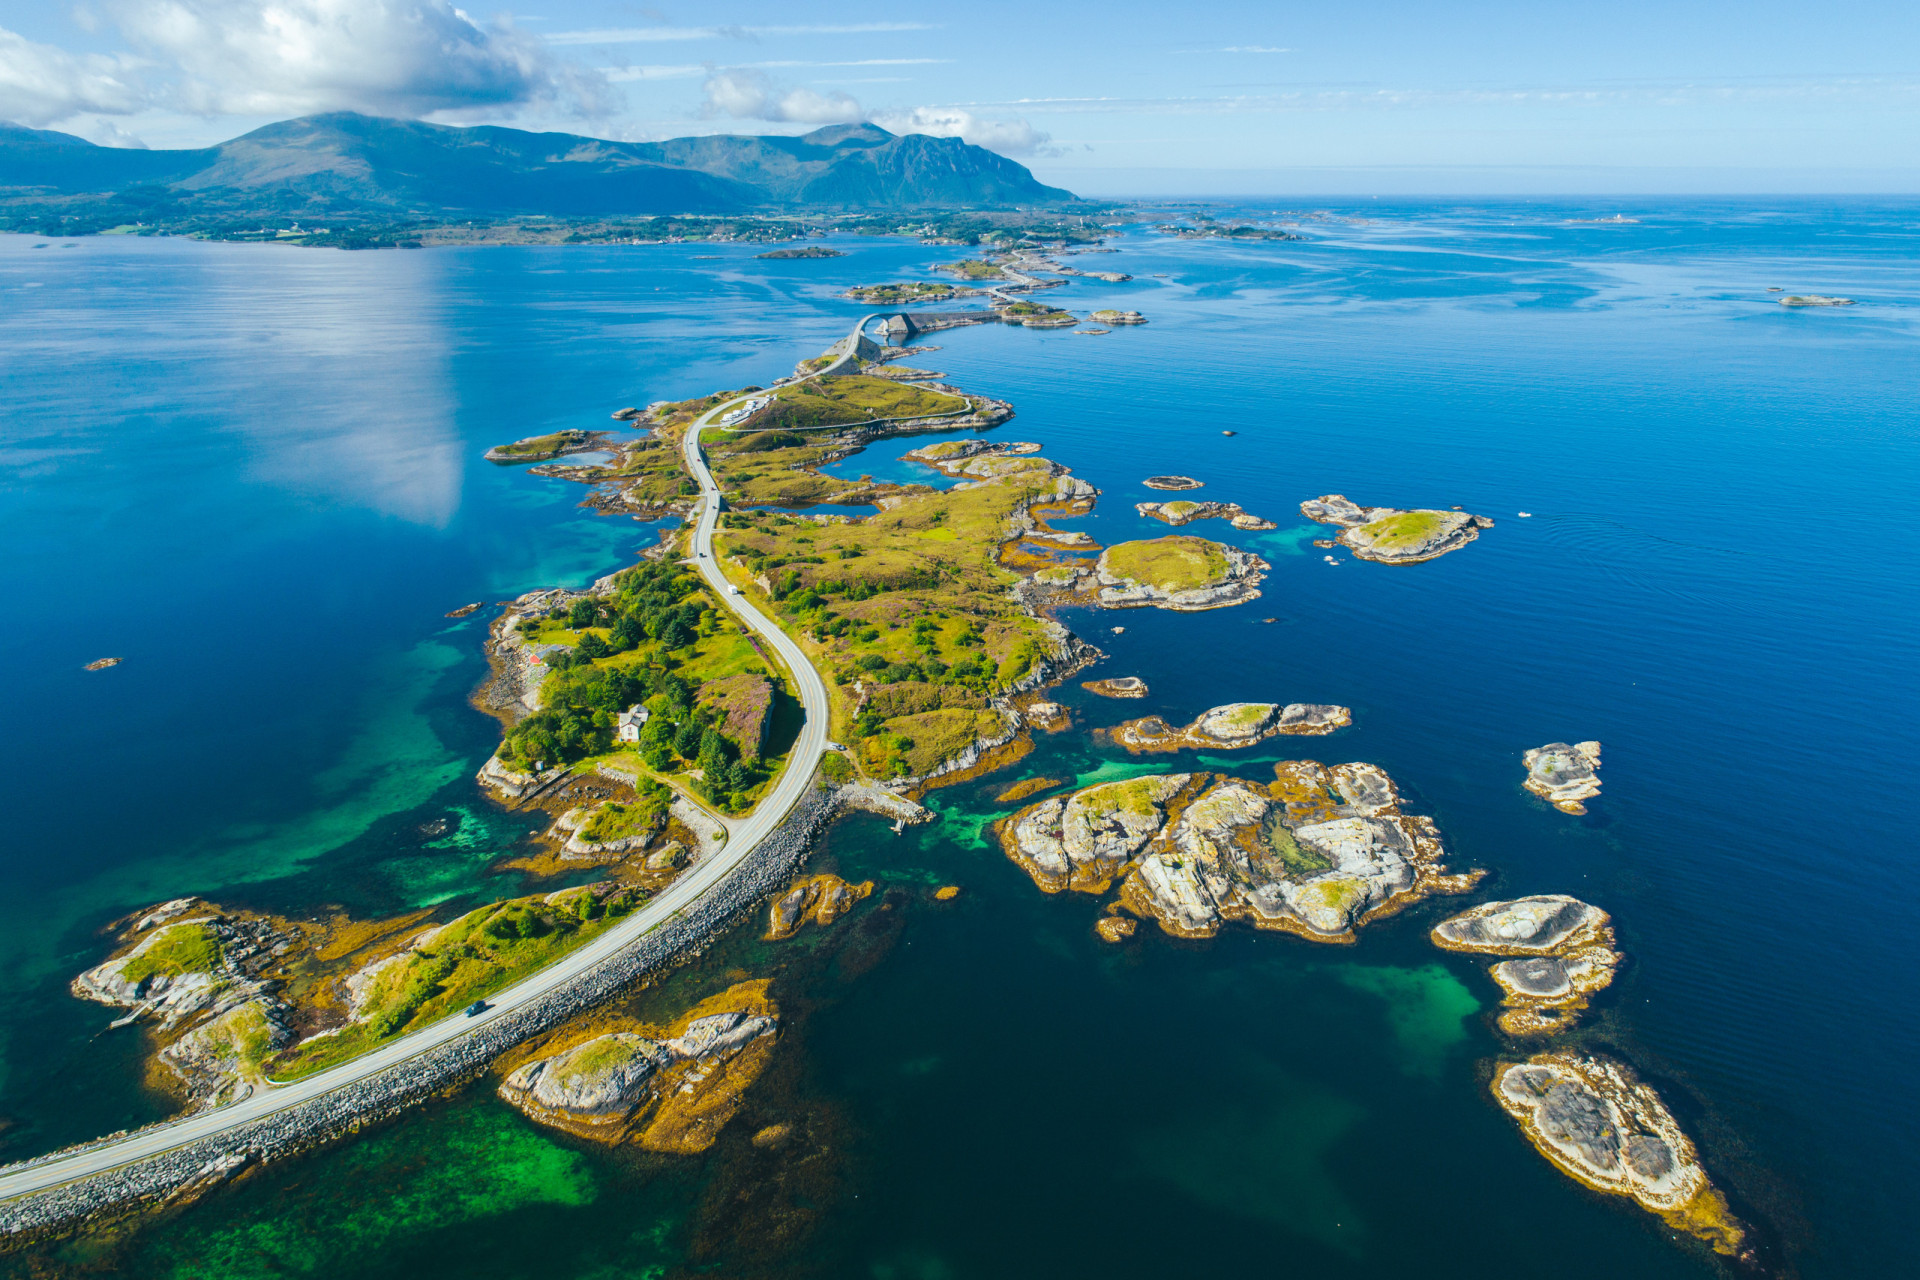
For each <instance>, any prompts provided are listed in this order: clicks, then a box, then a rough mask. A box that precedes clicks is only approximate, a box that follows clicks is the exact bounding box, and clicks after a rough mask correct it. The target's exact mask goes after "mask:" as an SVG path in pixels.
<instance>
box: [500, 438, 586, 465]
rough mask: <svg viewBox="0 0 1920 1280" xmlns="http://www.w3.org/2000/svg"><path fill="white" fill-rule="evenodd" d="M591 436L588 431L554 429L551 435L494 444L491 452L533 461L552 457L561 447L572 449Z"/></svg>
mask: <svg viewBox="0 0 1920 1280" xmlns="http://www.w3.org/2000/svg"><path fill="white" fill-rule="evenodd" d="M591 438H592V433H591V432H588V431H556V432H554V433H552V434H551V435H544V436H531V437H529V438H527V439H525V440H515V441H514V442H513V443H512V444H503V445H496V446H495V447H494V449H493V450H492V452H494V453H496V454H499V455H500V456H501V457H502V458H505V459H508V460H510V461H524V462H534V461H538V460H541V459H545V458H551V457H554V456H555V455H556V454H558V453H559V452H560V451H561V450H562V449H572V448H575V447H576V446H578V445H581V444H585V443H587V441H588V440H590V439H591Z"/></svg>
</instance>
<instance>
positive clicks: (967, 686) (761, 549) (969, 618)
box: [714, 468, 1051, 778]
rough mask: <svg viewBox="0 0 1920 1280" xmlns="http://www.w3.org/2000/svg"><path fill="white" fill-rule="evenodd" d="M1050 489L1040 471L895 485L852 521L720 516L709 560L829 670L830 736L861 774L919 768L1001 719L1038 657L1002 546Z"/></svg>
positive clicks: (1035, 635)
mask: <svg viewBox="0 0 1920 1280" xmlns="http://www.w3.org/2000/svg"><path fill="white" fill-rule="evenodd" d="M1050 485H1051V480H1050V477H1049V476H1048V475H1047V474H1046V472H1045V470H1044V468H1043V469H1041V470H1039V471H1036V472H1034V473H1032V474H1031V475H1016V476H1010V477H1005V478H1001V479H996V480H993V481H990V482H987V483H982V484H977V485H973V486H970V487H968V488H964V489H955V490H948V491H945V492H935V491H931V490H926V491H912V490H908V491H906V492H905V493H904V494H902V493H900V491H897V490H896V491H895V493H896V499H897V500H896V502H895V504H894V505H893V506H892V507H891V508H890V509H889V510H886V511H884V512H881V513H880V514H878V515H874V516H869V517H867V518H866V519H864V520H860V521H857V522H850V523H839V524H825V525H823V524H816V523H814V522H812V521H809V520H802V519H795V518H792V517H790V516H786V515H783V514H780V513H775V512H765V511H752V512H748V511H730V512H728V513H726V514H725V515H724V516H722V517H721V527H720V529H719V531H718V533H717V535H716V537H715V542H714V546H715V552H716V554H717V555H718V556H719V557H721V559H722V562H723V564H725V565H726V566H727V567H728V569H729V570H730V572H731V573H732V574H733V576H734V579H735V581H737V582H740V583H741V584H742V585H743V586H747V587H748V589H749V590H750V591H751V592H752V593H753V594H754V596H755V599H756V603H759V604H760V605H761V607H763V608H765V609H767V610H768V611H769V612H771V613H772V614H773V615H774V616H775V617H777V618H778V619H779V620H780V621H781V623H782V624H783V626H784V627H785V628H786V629H787V631H788V632H789V633H790V634H792V635H794V636H795V637H796V639H797V640H798V642H799V643H800V646H801V648H802V649H803V650H805V651H806V652H807V654H808V657H809V659H810V660H811V661H812V662H813V663H814V665H815V666H816V667H818V668H819V669H820V671H821V673H822V674H823V675H824V676H825V677H826V679H827V681H828V690H829V696H830V699H831V702H832V708H833V716H832V724H833V732H834V734H835V736H836V737H839V738H841V739H842V740H844V741H846V742H848V743H849V745H850V747H851V748H852V751H853V754H854V758H855V761H856V762H857V763H858V765H859V766H860V768H861V769H862V770H863V771H864V772H866V773H867V774H869V775H870V776H874V777H880V778H890V777H898V776H919V775H921V774H924V773H925V772H927V771H928V770H929V769H931V768H932V767H934V766H935V765H937V764H938V763H940V762H941V761H942V760H944V759H947V758H949V757H950V756H952V755H953V754H955V753H957V752H958V751H960V750H962V749H964V748H965V747H966V746H967V745H968V744H969V743H970V742H971V741H973V740H974V739H975V738H976V737H978V736H979V735H980V734H981V733H983V732H986V731H988V730H989V729H990V728H992V727H995V726H997V724H998V716H997V715H995V714H994V713H992V712H990V711H989V709H988V706H987V699H988V698H989V696H991V695H992V694H995V693H998V692H1001V691H1003V690H1005V689H1006V688H1007V687H1008V686H1009V685H1011V684H1013V683H1014V682H1015V681H1017V680H1019V679H1021V678H1022V677H1024V676H1025V675H1026V674H1027V673H1028V672H1030V671H1031V670H1032V669H1033V665H1034V663H1035V662H1037V661H1039V659H1040V657H1041V655H1042V654H1043V653H1044V651H1045V648H1044V643H1043V641H1044V634H1043V630H1042V626H1041V623H1040V621H1039V620H1038V619H1037V618H1034V617H1032V616H1031V615H1029V614H1027V613H1026V611H1025V610H1024V609H1023V608H1022V607H1021V605H1020V604H1019V602H1018V601H1017V600H1015V599H1013V598H1012V597H1011V596H1010V595H1009V594H1008V588H1009V587H1010V586H1011V585H1012V584H1013V582H1014V581H1015V579H1016V575H1015V574H1014V573H1013V572H1012V571H1010V570H1008V569H1006V568H1003V567H1002V566H1001V565H1000V563H999V561H998V553H999V549H1000V546H1001V542H1002V540H1003V538H1004V537H1005V535H1006V528H1007V522H1008V518H1009V517H1010V516H1011V515H1012V513H1013V511H1014V510H1015V509H1016V508H1017V507H1018V506H1019V505H1020V504H1021V503H1023V502H1024V501H1027V500H1028V499H1030V498H1031V497H1032V496H1033V495H1035V494H1037V493H1040V492H1043V491H1044V490H1045V489H1046V488H1048V487H1050ZM749 584H750V585H749Z"/></svg>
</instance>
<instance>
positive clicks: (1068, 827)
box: [998, 760, 1484, 942]
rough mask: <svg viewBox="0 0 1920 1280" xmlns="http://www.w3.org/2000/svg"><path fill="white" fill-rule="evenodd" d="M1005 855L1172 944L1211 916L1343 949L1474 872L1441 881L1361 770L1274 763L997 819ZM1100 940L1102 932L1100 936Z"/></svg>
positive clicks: (1388, 789) (1198, 931) (1422, 823)
mask: <svg viewBox="0 0 1920 1280" xmlns="http://www.w3.org/2000/svg"><path fill="white" fill-rule="evenodd" d="M998 831H999V836H1000V842H1001V847H1002V848H1003V849H1004V850H1005V851H1006V854H1007V856H1008V857H1009V858H1010V859H1011V860H1012V861H1013V862H1014V863H1015V864H1016V865H1018V866H1019V867H1020V868H1021V869H1022V870H1024V871H1025V872H1026V873H1027V874H1028V875H1029V876H1031V877H1032V879H1033V881H1034V883H1035V884H1036V885H1038V886H1039V887H1040V888H1041V889H1042V890H1043V891H1045V892H1048V893H1059V892H1061V891H1063V890H1068V889H1071V890H1074V891H1076V892H1081V893H1090V894H1104V893H1106V892H1107V891H1108V890H1109V889H1110V888H1111V887H1112V886H1113V884H1114V883H1115V882H1116V881H1117V882H1119V899H1118V904H1119V906H1121V907H1123V908H1124V909H1125V910H1126V911H1128V912H1130V913H1132V914H1133V915H1135V916H1137V917H1140V918H1142V919H1149V920H1153V921H1155V922H1157V923H1158V924H1159V925H1160V927H1161V929H1162V930H1163V931H1164V932H1166V933H1169V934H1172V935H1174V936H1176V937H1183V938H1203V937H1211V936H1212V935H1213V934H1215V933H1217V932H1218V931H1219V928H1220V924H1221V922H1222V921H1224V920H1244V921H1246V922H1248V923H1250V924H1252V925H1253V926H1254V927H1256V928H1259V929H1271V930H1278V931H1282V932H1288V933H1295V934H1298V935H1300V936H1301V937H1305V938H1310V939H1313V940H1315V941H1320V942H1350V941H1352V940H1353V937H1354V931H1355V930H1356V929H1357V928H1359V927H1360V926H1361V925H1364V924H1365V923H1366V922H1368V921H1370V920H1374V919H1378V918H1380V917H1381V916H1385V915H1389V914H1391V913H1393V912H1394V911H1398V910H1400V909H1401V908H1403V907H1405V906H1406V905H1408V904H1409V903H1412V902H1416V901H1419V900H1420V899H1422V898H1425V897H1428V896H1430V895H1432V894H1436V893H1464V892H1467V891H1468V890H1470V889H1471V888H1472V887H1473V885H1474V884H1475V883H1477V882H1478V880H1479V878H1480V876H1481V875H1482V874H1484V873H1482V872H1477V871H1475V872H1466V873H1463V874H1458V875H1450V874H1447V873H1446V871H1445V870H1444V867H1443V865H1442V864H1443V862H1444V859H1445V851H1444V850H1443V849H1442V847H1441V843H1440V838H1439V833H1438V832H1437V831H1436V830H1435V829H1434V826H1433V823H1432V820H1431V819H1428V818H1425V817H1420V816H1415V815H1403V814H1402V813H1401V812H1400V809H1399V795H1398V793H1397V791H1396V790H1395V788H1394V786H1393V783H1392V780H1391V779H1389V778H1388V777H1387V775H1386V774H1385V773H1383V772H1381V771H1380V770H1379V769H1377V768H1375V767H1374V766H1372V765H1367V764H1345V765H1337V766H1335V767H1334V768H1332V769H1328V768H1326V767H1325V766H1322V765H1320V764H1317V763H1315V762H1313V761H1310V760H1293V761H1285V762H1282V763H1281V764H1280V765H1278V766H1276V769H1275V781H1274V782H1273V783H1271V784H1269V785H1267V786H1262V785H1260V784H1259V783H1254V782H1248V781H1245V780H1242V779H1239V778H1232V777H1227V776H1224V775H1214V774H1207V773H1172V774H1158V775H1149V776H1147V777H1143V778H1133V779H1130V780H1128V781H1125V782H1111V783H1104V784H1101V785H1099V786H1094V787H1088V788H1085V789H1083V790H1080V791H1076V792H1074V793H1073V794H1071V795H1068V796H1056V797H1054V798H1052V799H1049V800H1043V801H1041V802H1040V803H1038V804H1035V805H1032V806H1029V807H1028V808H1025V809H1022V810H1021V811H1019V812H1018V813H1016V814H1014V815H1013V816H1011V817H1009V818H1006V819H1003V820H1002V821H1001V823H1000V824H999V827H998ZM1103 936H1104V935H1103Z"/></svg>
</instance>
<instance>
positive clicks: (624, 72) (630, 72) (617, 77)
mask: <svg viewBox="0 0 1920 1280" xmlns="http://www.w3.org/2000/svg"><path fill="white" fill-rule="evenodd" d="M951 61H952V59H951V58H861V59H859V60H858V61H856V62H811V61H805V60H801V59H794V58H788V59H782V60H780V61H775V62H749V63H743V64H742V66H743V67H747V68H767V67H771V68H779V69H786V68H791V67H918V66H926V65H929V64H936V63H945V62H951ZM713 73H714V70H713V64H711V63H702V62H679V63H672V62H670V63H642V64H641V65H639V66H631V67H603V68H601V74H602V75H604V76H606V78H607V79H608V80H609V81H611V82H612V83H615V84H624V83H627V82H630V81H634V80H686V79H691V78H692V77H694V76H710V75H712V74H713ZM849 83H855V84H890V83H894V81H892V80H873V81H850V82H849Z"/></svg>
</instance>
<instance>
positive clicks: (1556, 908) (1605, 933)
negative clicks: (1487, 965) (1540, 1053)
mask: <svg viewBox="0 0 1920 1280" xmlns="http://www.w3.org/2000/svg"><path fill="white" fill-rule="evenodd" d="M1432 938H1433V944H1434V945H1435V946H1437V947H1440V948H1441V949H1442V950H1446V951H1466V952H1471V953H1474V954H1478V955H1492V956H1510V957H1513V958H1512V959H1507V960H1502V961H1501V962H1500V963H1498V964H1496V965H1494V966H1493V967H1492V969H1491V970H1489V972H1490V973H1491V975H1492V977H1493V980H1494V981H1495V982H1497V983H1498V984H1500V989H1501V990H1502V991H1503V992H1505V993H1506V1002H1505V1003H1506V1011H1505V1012H1503V1013H1502V1014H1501V1015H1500V1029H1501V1030H1502V1031H1505V1032H1506V1033H1507V1034H1508V1035H1512V1036H1534V1035H1547V1034H1550V1033H1554V1032H1559V1031H1564V1030H1566V1029H1567V1028H1568V1027H1570V1026H1572V1025H1573V1022H1574V1019H1575V1018H1576V1017H1578V1015H1579V1014H1580V1012H1581V1011H1582V1010H1584V1009H1585V1008H1586V1007H1587V1002H1588V1000H1589V998H1590V997H1591V996H1593V995H1594V994H1595V993H1596V992H1599V991H1603V990H1605V989H1606V988H1607V986H1608V985H1609V984H1611V983H1612V981H1613V975H1614V972H1615V970H1617V969H1618V968H1619V965H1620V961H1621V959H1622V957H1621V956H1620V955H1619V953H1617V952H1616V951H1614V949H1613V924H1612V922H1611V921H1610V920H1609V919H1608V917H1607V913H1606V912H1604V911H1602V910H1600V909H1599V908H1598V907H1594V906H1589V905H1588V904H1587V903H1584V902H1581V901H1580V900H1579V899H1578V898H1569V897H1566V896H1564V895H1560V894H1541V895H1536V896H1534V897H1530V898H1516V899H1514V900H1513V901H1511V902H1489V903H1486V904H1484V905H1482V906H1478V907H1475V908H1473V909H1472V910H1471V911H1467V912H1464V913H1462V914H1460V915H1457V916H1455V917H1453V918H1452V919H1451V920H1443V921H1441V922H1440V923H1439V924H1438V925H1435V926H1434V929H1433V934H1432Z"/></svg>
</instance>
